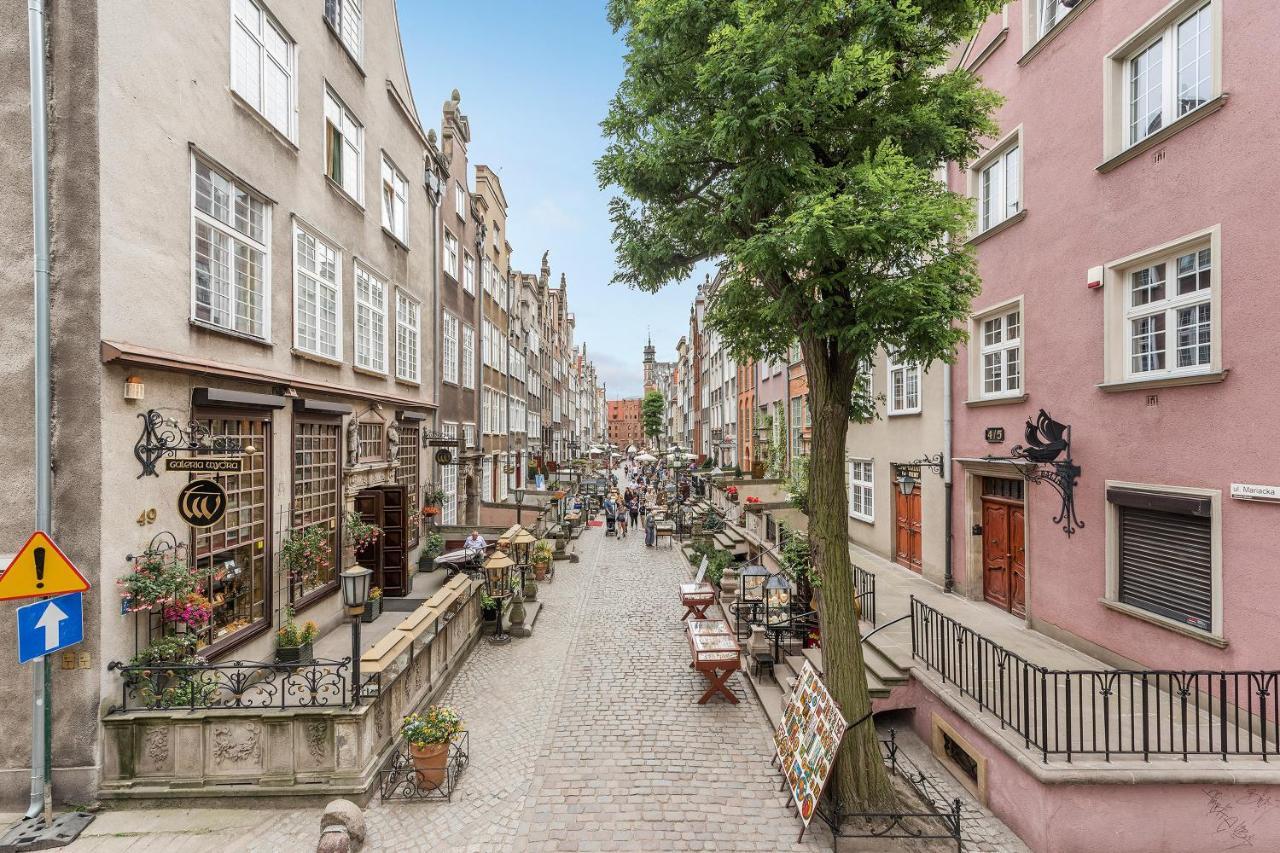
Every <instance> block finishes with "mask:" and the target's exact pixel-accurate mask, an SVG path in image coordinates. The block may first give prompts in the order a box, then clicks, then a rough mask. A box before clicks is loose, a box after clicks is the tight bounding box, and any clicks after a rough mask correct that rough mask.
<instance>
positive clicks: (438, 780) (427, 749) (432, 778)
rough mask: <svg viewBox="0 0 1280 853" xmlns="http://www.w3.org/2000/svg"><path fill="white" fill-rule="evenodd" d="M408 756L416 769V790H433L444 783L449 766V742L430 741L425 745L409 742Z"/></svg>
mask: <svg viewBox="0 0 1280 853" xmlns="http://www.w3.org/2000/svg"><path fill="white" fill-rule="evenodd" d="M409 756H410V757H411V758H412V759H413V769H414V770H415V771H417V776H418V790H420V791H434V790H435V789H437V788H439V787H441V786H442V785H444V780H445V774H446V772H447V768H448V766H449V744H448V743H447V742H446V743H431V744H427V745H426V746H417V745H415V744H409Z"/></svg>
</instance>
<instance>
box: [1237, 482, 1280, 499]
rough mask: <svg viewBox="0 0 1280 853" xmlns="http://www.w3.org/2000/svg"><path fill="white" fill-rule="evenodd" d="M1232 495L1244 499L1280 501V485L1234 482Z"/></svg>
mask: <svg viewBox="0 0 1280 853" xmlns="http://www.w3.org/2000/svg"><path fill="white" fill-rule="evenodd" d="M1231 497H1233V498H1235V499H1236V500H1242V501H1280V486H1261V485H1257V484H1255V483H1232V484H1231Z"/></svg>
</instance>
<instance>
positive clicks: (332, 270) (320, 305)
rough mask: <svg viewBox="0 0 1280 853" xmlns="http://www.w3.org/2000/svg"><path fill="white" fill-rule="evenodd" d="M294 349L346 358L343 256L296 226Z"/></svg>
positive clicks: (327, 356) (330, 356)
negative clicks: (343, 331)
mask: <svg viewBox="0 0 1280 853" xmlns="http://www.w3.org/2000/svg"><path fill="white" fill-rule="evenodd" d="M293 234H294V298H293V301H294V306H293V313H294V332H293V343H294V346H295V347H297V348H298V349H300V350H303V351H304V352H309V353H314V354H315V355H321V356H324V357H325V358H332V359H341V358H342V339H341V336H340V335H339V330H340V329H341V328H342V299H341V294H342V279H341V276H340V273H339V269H340V265H341V263H342V255H341V253H339V252H338V250H337V249H335V248H334V247H333V246H330V245H329V244H328V243H326V242H325V241H324V240H321V239H320V238H319V237H316V236H315V235H314V234H311V233H310V232H308V231H304V230H302V229H301V228H299V227H297V226H296V225H295V226H294V229H293Z"/></svg>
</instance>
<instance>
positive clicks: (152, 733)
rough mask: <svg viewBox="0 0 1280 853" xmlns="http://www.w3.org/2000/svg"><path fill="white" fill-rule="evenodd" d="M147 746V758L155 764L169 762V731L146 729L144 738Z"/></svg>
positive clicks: (158, 728) (157, 728) (156, 728)
mask: <svg viewBox="0 0 1280 853" xmlns="http://www.w3.org/2000/svg"><path fill="white" fill-rule="evenodd" d="M144 740H145V742H146V745H147V758H150V759H151V761H152V762H153V763H155V764H164V763H165V762H166V761H168V760H169V730H168V729H166V728H160V727H158V726H157V727H154V728H150V729H147V734H146V737H145V738H144Z"/></svg>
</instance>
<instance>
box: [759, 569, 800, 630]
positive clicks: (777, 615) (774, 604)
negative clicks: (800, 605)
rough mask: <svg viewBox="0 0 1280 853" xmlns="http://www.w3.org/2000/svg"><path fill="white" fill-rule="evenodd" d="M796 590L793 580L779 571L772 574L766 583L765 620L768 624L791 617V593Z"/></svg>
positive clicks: (784, 620)
mask: <svg viewBox="0 0 1280 853" xmlns="http://www.w3.org/2000/svg"><path fill="white" fill-rule="evenodd" d="M792 592H794V589H793V587H792V586H791V581H789V580H787V576H786V575H784V574H782V573H781V572H779V573H778V574H776V575H772V576H770V578H769V579H768V580H767V581H765V584H764V621H765V624H766V625H776V624H777V623H779V622H786V621H787V620H788V619H790V618H791V594H792Z"/></svg>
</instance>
